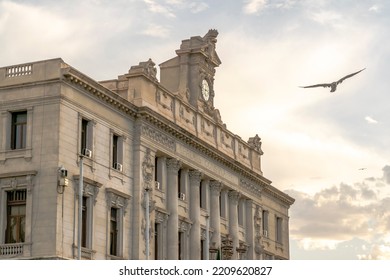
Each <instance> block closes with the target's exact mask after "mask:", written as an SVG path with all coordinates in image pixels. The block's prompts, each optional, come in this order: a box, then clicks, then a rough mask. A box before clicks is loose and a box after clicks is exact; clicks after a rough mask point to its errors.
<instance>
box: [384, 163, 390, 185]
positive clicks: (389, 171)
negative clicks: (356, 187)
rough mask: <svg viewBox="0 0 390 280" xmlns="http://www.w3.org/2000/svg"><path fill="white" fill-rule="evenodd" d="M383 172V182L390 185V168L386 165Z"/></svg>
mask: <svg viewBox="0 0 390 280" xmlns="http://www.w3.org/2000/svg"><path fill="white" fill-rule="evenodd" d="M382 171H383V180H384V182H385V183H386V184H388V185H390V166H389V165H386V166H385V167H383V169H382Z"/></svg>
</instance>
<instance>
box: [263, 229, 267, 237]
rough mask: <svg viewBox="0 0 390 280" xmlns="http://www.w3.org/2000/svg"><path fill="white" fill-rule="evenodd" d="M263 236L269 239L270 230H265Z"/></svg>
mask: <svg viewBox="0 0 390 280" xmlns="http://www.w3.org/2000/svg"><path fill="white" fill-rule="evenodd" d="M263 236H265V237H268V230H266V229H265V230H263Z"/></svg>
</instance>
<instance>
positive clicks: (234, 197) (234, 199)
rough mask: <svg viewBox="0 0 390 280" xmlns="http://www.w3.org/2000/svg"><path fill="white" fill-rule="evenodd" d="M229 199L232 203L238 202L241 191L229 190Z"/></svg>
mask: <svg viewBox="0 0 390 280" xmlns="http://www.w3.org/2000/svg"><path fill="white" fill-rule="evenodd" d="M228 195H229V199H230V201H231V202H232V203H235V204H236V203H238V200H239V199H240V193H239V192H237V191H229V193H228Z"/></svg>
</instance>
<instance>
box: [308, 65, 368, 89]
mask: <svg viewBox="0 0 390 280" xmlns="http://www.w3.org/2000/svg"><path fill="white" fill-rule="evenodd" d="M364 69H366V68H363V69H362V70H359V71H357V72H355V73H352V74H349V75H347V76H345V77H343V78H341V79H340V80H338V81H336V82H333V83H329V84H317V85H312V86H305V87H301V88H313V87H330V92H335V91H336V88H337V85H338V84H341V83H342V82H343V81H344V80H345V79H348V78H351V77H352V76H355V75H356V74H358V73H360V72H362V71H363V70H364Z"/></svg>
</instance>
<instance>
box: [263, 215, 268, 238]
mask: <svg viewBox="0 0 390 280" xmlns="http://www.w3.org/2000/svg"><path fill="white" fill-rule="evenodd" d="M268 214H269V213H268V211H266V210H263V213H262V223H263V224H262V226H263V235H264V236H265V237H268Z"/></svg>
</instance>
